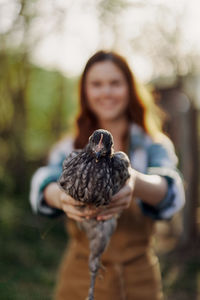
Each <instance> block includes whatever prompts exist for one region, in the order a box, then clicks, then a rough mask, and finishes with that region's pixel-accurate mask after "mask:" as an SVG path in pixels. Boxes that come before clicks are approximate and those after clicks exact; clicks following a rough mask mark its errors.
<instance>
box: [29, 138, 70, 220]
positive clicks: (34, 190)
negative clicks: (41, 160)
mask: <svg viewBox="0 0 200 300" xmlns="http://www.w3.org/2000/svg"><path fill="white" fill-rule="evenodd" d="M71 151H72V146H71V143H60V144H58V145H57V146H56V147H54V148H53V150H52V151H51V153H50V155H49V158H48V163H47V165H46V166H43V167H40V168H39V169H38V170H37V171H36V172H35V173H34V174H33V176H32V180H31V186H30V203H31V207H32V210H33V212H34V213H36V214H41V215H46V216H49V217H56V216H58V215H60V214H62V213H63V212H62V210H59V209H56V208H53V207H50V206H49V205H48V204H47V203H46V202H45V199H44V195H43V191H44V189H45V187H46V186H47V185H48V184H50V183H52V182H57V181H58V179H59V177H60V175H61V173H62V163H63V161H64V159H65V157H66V155H67V154H69V153H70V152H71Z"/></svg>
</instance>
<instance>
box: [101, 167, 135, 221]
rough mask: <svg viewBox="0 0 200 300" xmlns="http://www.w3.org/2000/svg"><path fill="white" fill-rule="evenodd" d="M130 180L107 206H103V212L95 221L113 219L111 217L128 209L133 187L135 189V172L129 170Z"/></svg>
mask: <svg viewBox="0 0 200 300" xmlns="http://www.w3.org/2000/svg"><path fill="white" fill-rule="evenodd" d="M130 174H131V176H130V178H129V179H128V180H127V181H126V183H125V185H124V186H123V188H121V190H120V191H119V192H118V193H117V194H115V195H114V196H113V197H112V199H111V202H110V204H109V205H108V206H105V208H104V209H103V210H101V212H100V213H99V214H98V216H97V220H99V221H100V220H107V219H110V218H112V217H113V215H118V214H120V213H121V212H122V211H123V210H124V209H126V208H128V207H129V206H130V204H131V201H132V199H133V193H134V187H135V171H134V170H133V169H130Z"/></svg>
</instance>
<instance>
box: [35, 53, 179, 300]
mask: <svg viewBox="0 0 200 300" xmlns="http://www.w3.org/2000/svg"><path fill="white" fill-rule="evenodd" d="M153 112H154V114H153ZM159 120H160V119H159V111H158V108H156V107H155V105H154V104H153V102H152V101H151V98H150V96H149V95H147V94H146V95H143V96H142V95H140V94H139V92H138V89H137V86H136V83H135V80H134V78H133V75H132V73H131V71H130V69H129V67H128V65H127V63H126V61H125V60H124V59H123V58H122V57H120V56H119V55H117V54H116V53H113V52H104V51H100V52H97V53H96V54H95V55H93V56H92V57H91V58H90V59H89V61H88V63H87V64H86V67H85V70H84V72H83V74H82V77H81V83H80V112H79V116H78V118H77V121H76V124H77V133H76V135H75V137H74V139H67V140H63V141H62V142H60V143H58V145H57V146H56V147H55V149H54V150H53V151H52V152H51V155H50V157H49V164H48V165H47V166H45V167H42V168H40V169H39V170H38V171H37V172H36V173H35V175H34V176H33V179H32V187H31V203H32V207H33V210H34V211H35V212H37V213H41V214H45V215H58V214H60V213H61V212H64V213H65V214H66V215H67V228H68V232H69V233H70V235H71V241H70V243H69V246H68V250H67V252H66V254H65V256H64V258H63V261H62V263H61V268H60V272H59V278H58V285H57V289H56V299H57V300H64V299H73V300H79V299H80V300H81V299H84V297H85V296H86V295H87V291H88V287H89V272H88V254H89V249H88V241H87V238H86V236H85V234H84V232H82V231H81V230H79V229H78V227H77V226H76V222H75V221H80V222H81V221H82V220H83V219H84V218H97V219H98V220H105V219H108V218H111V217H112V216H113V215H114V214H116V213H121V216H120V218H119V221H118V227H117V229H116V232H115V233H114V235H113V236H112V238H111V241H110V244H109V246H108V248H107V250H106V251H105V253H104V255H103V258H102V262H103V265H104V266H105V268H106V270H105V272H102V275H103V279H102V280H97V282H96V286H95V296H96V300H100V299H105V300H110V299H115V300H118V299H119V300H120V299H123V300H124V299H126V300H130V299H134V300H159V299H163V294H162V288H161V278H160V271H159V264H158V260H157V257H156V256H155V254H154V253H153V250H152V238H153V234H154V224H155V220H159V219H170V218H171V217H172V216H173V215H174V214H175V213H176V212H177V211H179V210H180V209H181V207H182V206H183V204H184V191H183V186H182V182H181V179H180V177H179V174H178V172H177V171H176V169H175V166H176V163H177V158H176V155H175V153H174V149H173V146H172V143H171V142H170V140H169V139H168V138H167V137H166V136H165V135H164V134H163V133H162V132H161V129H160V123H159ZM97 128H104V129H107V130H109V131H110V132H111V133H112V135H113V138H114V149H115V151H119V150H121V151H124V152H126V153H127V154H128V155H129V158H130V161H131V165H132V170H131V177H130V179H129V180H128V181H127V182H126V184H125V186H124V187H123V188H122V189H121V190H120V191H119V192H118V193H117V194H116V195H114V196H113V197H112V200H111V203H110V204H109V206H107V207H106V208H103V209H102V208H98V209H96V208H92V207H90V208H84V207H83V208H82V207H81V204H79V203H77V201H75V200H74V199H72V198H71V197H70V196H68V195H66V194H65V193H64V192H63V191H61V189H60V188H59V187H58V184H57V180H58V178H59V176H60V174H61V171H62V162H63V160H64V158H65V157H66V155H68V154H69V153H70V152H71V151H72V150H73V149H74V148H83V147H84V146H85V145H86V144H87V142H88V137H89V136H90V135H91V133H92V132H93V131H94V130H95V129H97Z"/></svg>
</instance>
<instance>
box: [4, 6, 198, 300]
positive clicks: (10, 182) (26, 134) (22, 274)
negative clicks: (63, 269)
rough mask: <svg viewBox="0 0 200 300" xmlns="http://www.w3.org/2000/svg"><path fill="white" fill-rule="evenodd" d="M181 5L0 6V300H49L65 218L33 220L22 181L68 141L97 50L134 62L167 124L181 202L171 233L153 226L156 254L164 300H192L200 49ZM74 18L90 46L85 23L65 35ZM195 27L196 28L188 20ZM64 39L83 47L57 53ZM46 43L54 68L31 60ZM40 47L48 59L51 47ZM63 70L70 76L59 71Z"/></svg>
mask: <svg viewBox="0 0 200 300" xmlns="http://www.w3.org/2000/svg"><path fill="white" fill-rule="evenodd" d="M180 2H181V1H180ZM186 2H187V1H182V3H181V5H178V4H176V1H175V2H174V1H169V3H168V4H167V3H165V2H163V1H157V2H155V1H153V0H152V1H151V0H149V1H125V0H124V1H123V0H117V1H116V0H115V1H111V0H107V1H105V0H104V1H103V0H99V1H89V0H84V1H77V2H76V4H74V2H73V1H69V0H68V1H58V0H57V1H44V0H43V1H42V0H35V1H33V0H27V1H25V0H9V1H1V2H0V162H1V164H0V198H1V209H0V236H1V239H0V299H2V300H9V299H12V300H13V299H14V300H15V299H16V300H18V299H20V300H23V299H24V300H25V299H26V300H27V299H30V300H31V299H33V300H39V299H45V300H50V299H52V295H53V289H54V285H55V280H56V274H57V268H58V265H59V262H60V259H61V256H62V253H63V250H64V249H65V247H66V245H67V239H68V238H67V234H66V232H65V229H64V226H63V218H58V219H52V220H50V219H48V218H44V217H40V216H35V215H33V213H32V212H31V208H30V205H29V189H30V179H31V176H32V174H33V173H34V171H35V170H36V169H37V168H38V167H39V166H41V165H44V164H45V162H46V158H47V155H48V152H49V150H50V148H51V147H52V145H53V144H54V143H55V142H56V141H58V140H59V139H60V138H61V137H62V136H63V135H64V134H66V133H70V132H73V130H74V128H73V120H74V117H75V115H76V113H77V98H78V97H77V95H78V79H79V76H80V73H81V68H82V66H83V65H84V63H85V62H86V58H88V57H89V56H90V55H91V54H92V53H94V52H95V51H96V50H97V49H101V48H106V49H115V50H116V51H119V52H120V53H122V54H123V55H125V56H127V58H128V60H129V61H130V63H131V64H132V61H133V60H134V59H133V58H134V57H135V67H134V71H135V73H136V75H138V77H139V78H140V79H141V80H143V81H144V82H145V83H146V84H148V86H149V87H150V88H151V89H152V91H153V93H154V95H155V98H156V100H157V101H158V104H159V105H161V106H162V107H163V108H164V110H165V111H166V112H167V113H168V115H169V117H168V119H167V122H166V125H165V130H166V131H167V132H168V134H169V135H170V137H171V138H172V140H173V142H174V144H175V146H176V151H177V154H178V156H179V160H180V163H179V167H180V169H181V171H182V173H183V175H184V179H185V186H186V196H187V202H186V206H185V208H184V210H183V211H182V212H181V213H180V214H178V215H177V216H176V217H175V218H173V220H172V221H171V222H170V223H167V222H159V223H158V224H157V238H156V241H155V247H156V251H157V252H158V255H159V257H160V261H161V269H162V275H163V285H164V291H165V295H166V299H168V300H172V299H173V300H179V299H180V300H187V299H194V300H197V299H200V254H199V251H200V242H199V227H200V208H199V207H200V202H199V138H200V114H199V108H200V100H199V99H200V98H199V86H200V55H199V53H200V52H199V49H200V47H199V46H198V45H195V41H196V39H197V35H196V37H194V42H193V43H188V42H187V39H186V37H185V36H184V34H185V32H187V31H186V30H185V28H186V27H185V26H189V25H187V22H186V25H184V24H185V23H184V20H185V19H187V18H186V16H188V15H187V13H188V12H189V13H191V12H190V8H191V6H193V8H194V7H195V5H197V7H196V10H198V9H197V8H199V6H198V3H197V2H196V1H195V0H193V2H194V3H191V6H189V7H187V5H186ZM199 11H200V10H199ZM73 14H74V15H76V14H77V15H80V17H82V18H83V17H84V16H85V17H86V18H88V16H89V15H90V16H91V17H92V18H93V21H94V22H96V23H94V24H96V25H95V26H96V27H95V26H94V28H93V30H94V31H95V28H97V33H95V34H94V36H96V37H95V38H96V39H95V38H94V39H93V40H92V38H91V40H90V37H87V36H85V39H86V41H87V43H85V42H84V40H83V41H82V40H81V38H83V37H82V35H84V34H85V31H86V27H87V26H86V27H84V26H83V25H84V24H85V19H84V20H83V24H82V23H81V18H80V20H79V22H78V20H77V18H76V22H75V23H76V24H77V26H79V27H77V28H78V33H77V32H75V33H74V32H70V30H71V28H72V27H70V26H72V25H70V24H71V23H70V22H69V23H67V22H66V20H70V15H73ZM128 16H129V19H128ZM193 19H194V18H193ZM127 20H129V21H127ZM163 20H165V22H163ZM126 21H127V23H126ZM38 24H39V25H38ZM66 24H67V25H66ZM193 25H194V27H192V28H197V26H196V24H195V19H194V24H193ZM89 27H91V26H89ZM63 28H65V30H63ZM36 29H37V30H36ZM71 31H72V30H71ZM193 32H195V31H194V30H193ZM61 33H62V34H61ZM196 34H197V33H196ZM70 35H71V36H72V41H74V43H75V46H76V47H78V46H77V45H79V44H77V43H78V42H77V40H73V38H74V37H76V38H77V39H79V40H78V41H79V42H81V43H82V45H81V47H79V48H80V49H78V50H79V52H78V50H77V52H75V53H73V49H72V50H69V52H67V51H68V49H70V45H69V44H66V45H65V46H63V45H64V44H62V41H64V40H65V38H66V37H70ZM89 35H90V33H89ZM49 36H50V37H51V36H54V37H55V36H56V37H57V36H59V39H58V40H57V48H56V51H55V53H56V55H57V56H55V57H59V59H60V58H62V59H61V60H59V61H58V60H57V63H55V61H56V60H55V58H54V57H53V54H52V57H50V58H49V60H48V63H47V61H46V62H45V55H44V56H43V59H42V58H41V57H42V54H41V53H42V52H40V50H38V49H41V48H42V43H43V42H44V40H45V39H47V37H49ZM87 39H88V40H87ZM59 41H60V45H59ZM48 43H49V44H48ZM48 43H47V46H46V48H45V51H44V53H45V54H46V55H47V56H48V55H50V54H51V48H53V47H54V44H55V43H56V42H55V40H54V42H53V44H51V41H50V40H49V41H48ZM198 47H199V48H198ZM62 48H64V50H63V49H62ZM62 51H64V52H62ZM70 51H71V52H70ZM65 52H66V54H65ZM49 53H50V54H49ZM55 53H54V55H55ZM65 55H66V56H65ZM53 59H54V62H53V63H51V60H52V61H53ZM81 59H82V60H81ZM70 60H71V62H72V63H71V62H70ZM60 61H61V62H60ZM77 61H78V64H77ZM79 61H80V63H79ZM65 63H66V66H68V65H70V64H71V67H70V68H71V69H70V68H69V69H67V67H66V70H64V66H65ZM79 65H80V66H79ZM62 67H63V68H62ZM73 68H74V70H75V72H73ZM70 70H72V71H70ZM142 76H144V77H142Z"/></svg>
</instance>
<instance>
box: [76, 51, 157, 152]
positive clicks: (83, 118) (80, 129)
mask: <svg viewBox="0 0 200 300" xmlns="http://www.w3.org/2000/svg"><path fill="white" fill-rule="evenodd" d="M104 61H111V62H113V63H114V64H115V65H116V66H117V67H118V68H119V69H120V70H121V71H122V73H123V74H124V77H125V79H126V81H127V84H128V93H129V103H128V107H127V110H126V115H127V120H128V121H129V122H130V123H133V122H134V123H136V124H138V125H140V126H141V127H142V128H143V129H144V131H145V132H147V133H149V134H151V135H152V133H153V130H152V129H151V126H150V122H149V121H148V120H147V119H148V110H149V111H150V104H151V111H152V108H153V106H155V104H154V103H153V101H151V100H152V99H151V98H152V97H149V95H150V93H149V94H148V97H149V99H151V100H150V102H151V103H150V102H149V101H145V100H147V98H148V97H146V96H147V94H146V96H142V95H141V94H140V93H139V89H138V87H137V84H136V82H135V79H134V77H133V74H132V72H131V70H130V68H129V66H128V64H127V62H126V60H125V59H124V58H123V57H121V56H120V55H118V54H116V53H115V52H105V51H99V52H97V53H96V54H94V55H93V56H92V57H91V58H90V59H89V60H88V62H87V64H86V66H85V69H84V71H83V73H82V76H81V79H80V90H79V93H80V94H79V101H80V105H79V107H80V110H79V114H78V117H77V119H76V127H77V132H76V136H75V141H74V146H75V148H83V147H84V146H85V145H86V144H87V142H88V138H89V136H90V135H91V134H92V132H93V131H94V130H96V129H98V128H99V124H98V120H97V118H96V116H95V114H94V113H93V112H92V111H91V110H90V108H89V105H88V101H87V96H86V88H85V87H86V77H87V73H88V71H89V69H90V68H91V67H92V66H93V65H94V64H95V63H100V62H104ZM144 98H145V99H144ZM156 127H157V131H161V130H159V128H158V127H159V126H156ZM154 128H155V126H154Z"/></svg>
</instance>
